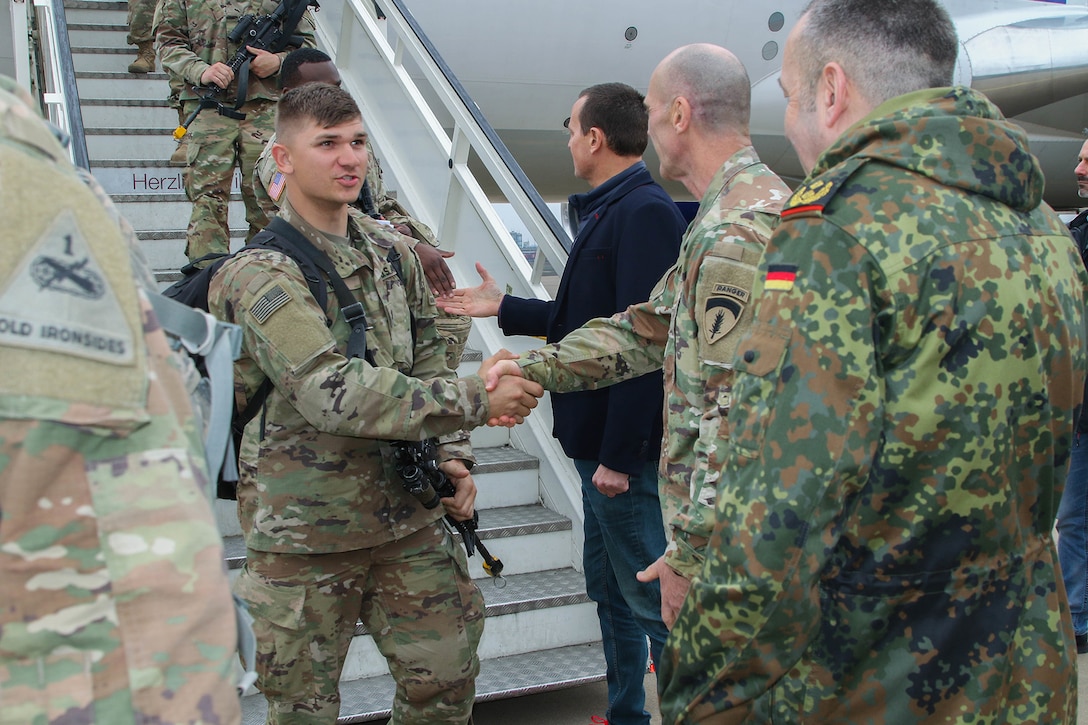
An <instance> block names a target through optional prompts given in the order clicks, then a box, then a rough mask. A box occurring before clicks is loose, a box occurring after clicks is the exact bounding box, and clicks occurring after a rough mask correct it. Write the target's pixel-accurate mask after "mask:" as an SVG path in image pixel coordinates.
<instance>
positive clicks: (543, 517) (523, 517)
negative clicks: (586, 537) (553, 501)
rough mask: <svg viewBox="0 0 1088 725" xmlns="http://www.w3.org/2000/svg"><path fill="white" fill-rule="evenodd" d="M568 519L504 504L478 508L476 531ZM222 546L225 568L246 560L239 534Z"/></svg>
mask: <svg viewBox="0 0 1088 725" xmlns="http://www.w3.org/2000/svg"><path fill="white" fill-rule="evenodd" d="M571 527H572V524H571V521H570V519H568V518H567V517H566V516H564V515H563V514H560V513H556V512H555V511H552V510H551V509H547V508H544V507H543V506H542V505H540V504H533V505H530V506H506V507H503V508H493V509H486V510H484V511H483V512H481V516H480V528H479V529H477V532H476V533H477V535H478V536H479V537H480V539H481V540H483V541H491V540H493V539H505V538H509V537H511V536H528V535H531V534H547V533H551V532H553V531H570V530H571ZM223 549H224V553H225V555H226V562H227V568H228V569H241V568H242V565H243V564H245V560H246V543H245V540H244V539H243V537H242V535H241V534H234V535H231V536H224V537H223Z"/></svg>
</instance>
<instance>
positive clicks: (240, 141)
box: [184, 99, 277, 259]
mask: <svg viewBox="0 0 1088 725" xmlns="http://www.w3.org/2000/svg"><path fill="white" fill-rule="evenodd" d="M198 104H199V102H198V101H193V100H189V101H185V105H184V111H185V114H186V115H188V114H189V113H191V112H192V111H193V110H195V109H196V107H197V105H198ZM240 110H241V112H242V113H244V114H246V117H245V118H244V119H243V120H237V119H233V118H228V117H227V116H221V115H219V114H218V113H216V111H215V109H211V108H206V109H204V110H203V111H201V112H200V115H198V116H197V117H196V120H194V121H193V123H192V125H191V126H189V133H188V134H187V138H188V144H189V148H188V155H187V157H186V162H187V165H188V171H187V173H186V175H185V194H186V196H188V197H189V201H191V202H192V203H193V211H192V216H190V218H189V229H188V231H187V233H186V245H185V255H186V256H187V257H188V258H189V259H198V258H200V257H202V256H204V255H205V254H211V253H213V252H228V251H230V250H229V247H230V225H229V223H228V217H227V209H228V206H229V204H230V194H231V186H232V184H233V182H234V178H235V169H239V170H240V175H241V182H240V186H241V188H240V191H241V193H242V201H243V202H244V203H245V207H246V221H247V222H248V223H249V232H248V234H247V236H246V240H247V241H248V240H249V239H252V238H253V235H254V234H256V233H257V232H259V231H260V230H261V229H264V227H265V225H266V224H267V222H268V219H269V218H270V217H272V216H275V214H276V211H277V210H276V207H275V205H273V204H272V203H271V202H266V203H265V204H264V205H262V203H261V202H260V201H258V200H257V197H256V196H255V195H254V193H253V166H254V164H256V163H257V159H258V158H259V157H260V155H261V151H262V150H264V145H265V143H266V142H267V141H268V139H269V137H270V136H271V135H272V132H273V128H274V123H275V116H276V103H275V101H269V100H264V99H261V100H254V101H250V102H249V103H246V104H245V105H244V106H242V108H241V109H240Z"/></svg>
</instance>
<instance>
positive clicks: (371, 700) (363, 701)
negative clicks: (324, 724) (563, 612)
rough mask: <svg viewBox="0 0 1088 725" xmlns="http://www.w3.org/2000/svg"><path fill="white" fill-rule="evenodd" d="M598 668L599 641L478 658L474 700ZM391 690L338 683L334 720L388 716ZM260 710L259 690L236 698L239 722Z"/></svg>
mask: <svg viewBox="0 0 1088 725" xmlns="http://www.w3.org/2000/svg"><path fill="white" fill-rule="evenodd" d="M604 670H605V665H604V652H603V650H602V649H601V643H600V642H590V643H586V644H578V645H572V646H568V647H556V648H555V649H550V650H545V651H541V652H533V653H531V654H521V655H511V656H509V657H499V658H496V659H489V660H482V661H481V662H480V675H479V676H478V677H477V678H476V702H486V701H488V700H498V699H501V698H505V697H519V696H521V695H532V694H535V693H538V692H547V691H549V690H558V689H562V688H566V687H576V686H578V685H585V684H588V683H590V682H599V681H601V680H603V679H604ZM395 688H396V685H395V684H394V682H393V678H392V677H390V676H389V675H383V676H380V677H373V678H368V679H364V680H354V681H350V682H342V683H341V684H340V698H341V703H340V717H339V718H337V723H359V722H371V721H374V720H381V719H382V718H387V717H389V714H390V706H391V704H392V702H393V694H394V691H395ZM266 712H267V706H266V704H265V700H264V697H262V696H261V695H260V694H254V695H247V696H246V697H244V698H242V723H243V725H260V724H261V723H264V721H265V716H266Z"/></svg>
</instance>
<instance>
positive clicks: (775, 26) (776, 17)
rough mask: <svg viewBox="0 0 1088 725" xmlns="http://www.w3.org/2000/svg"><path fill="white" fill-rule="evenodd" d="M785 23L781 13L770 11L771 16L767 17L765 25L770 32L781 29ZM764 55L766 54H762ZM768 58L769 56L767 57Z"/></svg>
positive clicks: (784, 17)
mask: <svg viewBox="0 0 1088 725" xmlns="http://www.w3.org/2000/svg"><path fill="white" fill-rule="evenodd" d="M785 24H786V16H784V15H783V14H782V13H771V17H769V18H768V19H767V27H768V28H770V29H771V32H772V33H777V32H778V31H779V30H781V29H782V26H783V25H785ZM764 57H766V56H764ZM767 60H770V58H767Z"/></svg>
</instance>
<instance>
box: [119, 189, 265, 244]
mask: <svg viewBox="0 0 1088 725" xmlns="http://www.w3.org/2000/svg"><path fill="white" fill-rule="evenodd" d="M148 196H151V195H150V194H149V195H148ZM247 234H249V227H240V228H238V229H231V230H230V236H231V239H241V238H244V237H245V235H247ZM185 235H186V232H185V230H184V229H158V230H145V231H142V232H141V231H138V232H136V237H137V239H142V240H150V239H180V240H184V239H185Z"/></svg>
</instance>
